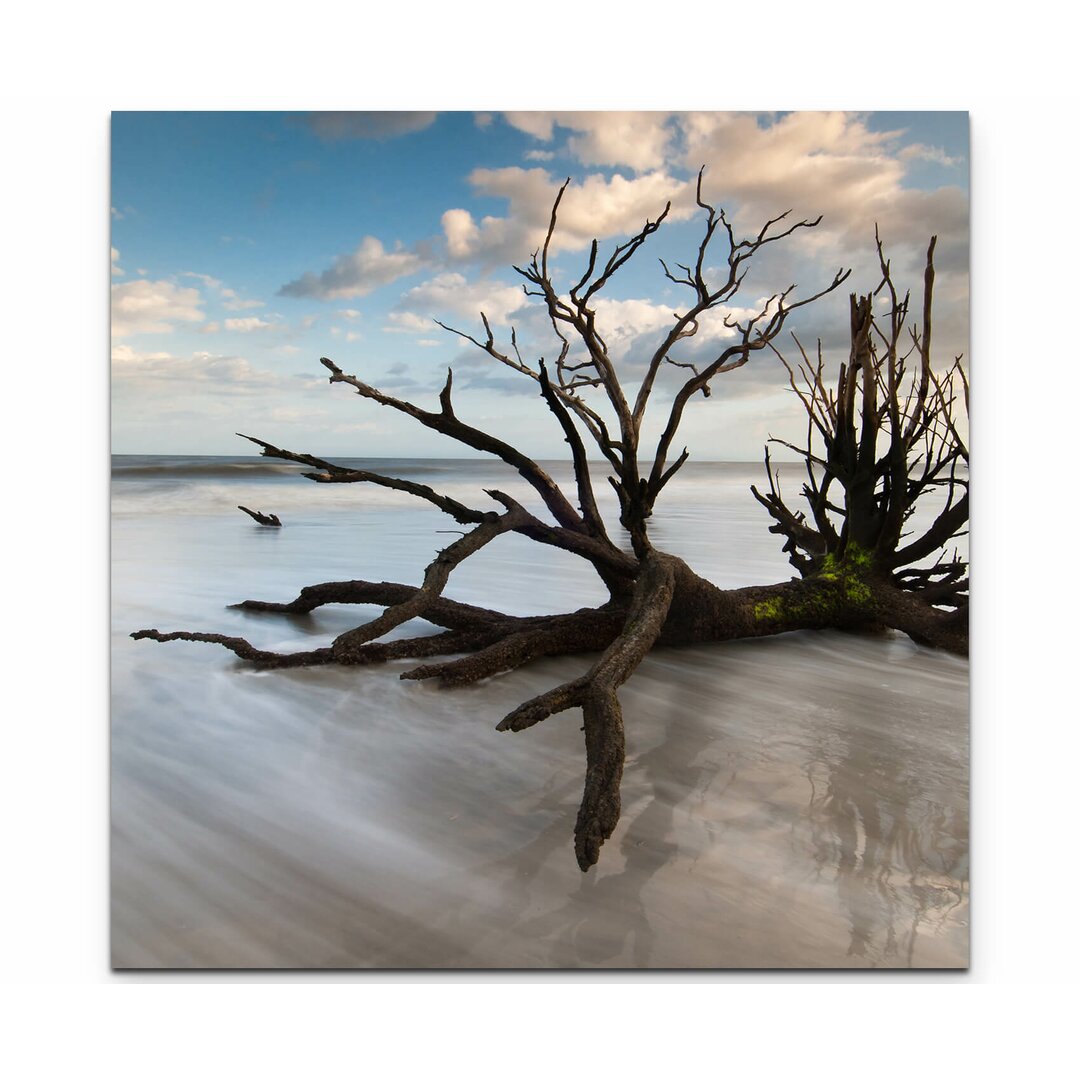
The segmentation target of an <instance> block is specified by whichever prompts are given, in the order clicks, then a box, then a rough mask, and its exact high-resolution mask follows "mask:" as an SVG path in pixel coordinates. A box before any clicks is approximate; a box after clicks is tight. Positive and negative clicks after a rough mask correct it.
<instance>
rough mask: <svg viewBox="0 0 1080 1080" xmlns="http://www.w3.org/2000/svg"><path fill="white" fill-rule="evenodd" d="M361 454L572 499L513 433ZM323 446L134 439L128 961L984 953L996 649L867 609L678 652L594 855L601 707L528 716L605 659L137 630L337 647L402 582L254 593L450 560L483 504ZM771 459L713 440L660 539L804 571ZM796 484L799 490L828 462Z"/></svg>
mask: <svg viewBox="0 0 1080 1080" xmlns="http://www.w3.org/2000/svg"><path fill="white" fill-rule="evenodd" d="M337 460H339V461H340V463H341V464H353V465H355V466H356V467H361V468H368V469H371V470H373V471H378V472H384V473H388V474H391V475H396V476H402V477H407V478H409V479H412V480H416V481H418V482H421V483H426V484H430V485H432V486H434V487H436V488H437V489H438V490H439V491H441V492H442V493H444V494H448V495H452V496H454V497H455V498H458V499H461V500H462V501H464V502H467V503H469V504H470V505H474V506H478V507H486V506H487V505H488V501H487V498H486V496H485V495H484V494H483V489H484V488H490V487H499V488H502V489H503V490H505V491H507V492H508V493H510V494H512V495H514V496H515V497H516V498H519V499H520V500H521V501H522V502H524V503H526V505H529V506H530V507H534V508H537V509H538V511H539V507H538V504H537V500H536V499H535V498H533V497H531V496H532V493H531V489H529V488H527V487H526V485H525V484H524V482H523V481H522V480H521V479H520V477H518V476H517V474H516V473H515V472H514V471H513V470H512V469H510V468H508V467H506V466H503V465H502V464H501V463H499V462H491V461H489V460H468V461H448V460H439V461H421V460H410V459H396V460H389V459H383V460H377V461H376V460H356V461H348V460H345V459H337ZM547 467H548V468H549V470H550V471H551V472H552V474H553V475H554V476H555V478H556V479H558V480H560V481H561V480H568V479H569V469H568V467H567V466H566V465H564V464H561V463H551V464H550V465H548V466H547ZM302 472H303V469H302V468H301V467H300V466H296V465H292V464H289V463H283V462H274V461H271V460H268V459H264V458H252V457H229V458H227V457H199V456H186V457H185V456H170V457H158V456H143V457H139V456H116V457H114V459H113V475H112V508H113V517H112V611H111V619H112V750H111V754H112V769H111V798H112V833H111V862H112V930H111V940H112V960H113V964H114V966H115V967H119V968H308V969H320V968H370V967H377V968H548V967H557V968H629V967H641V968H662V969H663V968H668V969H670V968H837V967H882V968H904V967H944V968H948V967H963V966H966V964H967V957H968V918H967V916H968V886H967V880H968V873H967V870H968V862H967V852H968V712H967V705H968V662H967V661H966V660H965V659H962V658H959V657H956V656H952V655H949V654H945V653H941V652H937V651H934V650H931V649H927V648H924V647H921V646H919V645H916V644H915V643H913V642H912V641H910V640H909V639H907V638H906V637H904V636H902V635H890V636H885V637H873V638H863V637H856V636H852V635H847V634H842V633H838V632H804V633H797V634H789V635H785V636H782V637H776V638H771V639H760V640H755V641H745V642H730V643H724V644H721V645H713V646H697V647H693V648H683V649H657V650H655V651H654V652H653V653H651V654H650V655H649V656H648V657H647V658H646V659H645V661H644V662H643V664H642V665H641V667H640V668H639V669H638V671H637V672H636V673H635V674H634V676H633V677H632V678H631V680H630V682H629V683H628V684H627V685H626V686H625V687H623V689H622V690H621V691H620V700H621V702H622V706H623V714H624V719H625V723H626V739H627V761H626V770H625V774H624V778H623V785H622V797H623V811H622V819H621V821H620V824H619V826H618V829H617V830H616V832H615V834H614V836H612V838H611V839H610V840H608V842H607V843H606V844H605V845H604V847H603V849H602V851H601V856H600V862H599V864H598V865H597V866H596V867H594V868H593V869H592V870H590V871H589V872H588V873H587V874H582V873H581V871H580V870H579V869H578V868H577V864H576V862H575V860H574V854H573V827H574V819H575V816H576V813H577V807H578V802H579V799H580V795H581V787H582V782H583V777H584V736H583V735H582V733H581V730H580V714H578V713H577V712H568V713H564V714H561V715H559V716H554V717H551V718H550V719H548V720H546V721H545V722H544V723H542V724H539V725H537V726H535V727H533V728H531V729H529V730H528V731H526V732H522V733H520V734H513V733H499V732H497V731H495V724H496V723H497V722H498V721H499V720H500V719H501V718H502V716H504V715H505V714H506V713H507V712H509V711H510V710H511V709H512V708H514V707H515V706H516V705H518V704H520V703H521V702H522V701H524V700H526V699H527V698H529V697H531V696H533V695H535V694H537V693H540V692H542V691H543V690H545V689H548V688H550V687H552V686H554V685H556V684H557V683H559V682H562V681H564V680H566V679H567V678H571V677H573V676H574V675H575V674H577V673H579V672H581V671H583V670H584V669H585V668H586V667H587V666H588V664H589V663H590V660H591V658H589V657H567V658H557V659H549V660H544V661H541V662H538V663H534V664H532V665H530V666H528V667H526V668H524V669H521V670H519V671H516V672H513V673H510V674H507V675H504V676H500V677H498V678H496V679H493V680H488V681H486V682H484V683H482V684H479V685H476V686H470V687H465V688H461V689H454V690H442V689H440V688H439V687H437V686H434V685H429V684H427V683H423V682H419V683H418V682H403V681H401V680H400V679H399V678H398V675H399V674H400V673H401V672H402V671H403V670H406V669H407V668H408V667H409V666H412V665H413V664H415V663H416V661H403V662H398V663H391V664H388V665H385V666H381V667H379V666H376V667H364V668H351V669H345V668H335V667H319V668H312V669H293V670H285V671H265V672H258V671H254V670H252V669H251V668H249V667H247V666H245V665H244V664H242V663H241V662H239V661H238V660H237V659H236V658H235V657H234V656H233V655H232V654H231V653H229V652H227V651H225V650H223V649H221V648H219V647H217V646H212V645H204V644H195V643H187V642H175V643H170V644H164V645H163V644H158V643H155V642H150V641H133V640H131V638H130V637H129V636H128V635H129V634H130V633H131V632H132V631H134V630H138V629H141V628H144V627H155V628H157V629H159V630H161V631H169V630H177V629H185V630H205V631H213V632H217V633H223V634H234V635H239V636H243V637H246V638H248V639H249V640H250V641H251V642H252V643H253V644H255V645H256V646H259V647H262V648H268V649H277V650H286V651H291V650H300V649H311V648H316V647H319V646H322V645H327V644H329V642H330V641H331V640H332V639H333V637H334V636H336V635H337V634H339V633H341V632H342V631H343V630H345V629H348V628H349V627H351V626H355V625H357V624H358V623H360V622H361V621H364V620H366V619H367V618H370V617H372V616H373V615H374V614H376V613H377V611H378V609H375V608H369V607H363V608H357V607H345V606H338V607H327V608H321V609H317V610H316V611H315V612H313V613H312V614H310V615H305V616H296V615H294V616H282V615H270V614H256V613H245V612H240V611H235V610H229V609H228V607H227V605H229V604H233V603H236V602H238V601H240V600H245V599H262V600H289V599H292V598H293V597H294V596H295V595H296V594H297V592H298V591H299V590H300V588H301V587H302V586H304V585H309V584H315V583H317V582H321V581H333V580H342V579H349V578H366V579H371V580H376V581H381V580H385V581H401V582H408V583H419V581H420V577H421V575H422V573H423V568H424V567H425V566H426V565H427V563H428V562H429V561H430V560H431V558H432V556H433V555H434V553H435V552H436V551H437V550H438V549H439V548H441V547H444V546H446V544H447V543H449V542H451V541H452V540H453V538H454V531H455V530H458V526H457V524H456V523H455V522H454V521H452V520H451V519H449V518H448V517H446V516H445V515H443V514H441V513H440V512H439V511H437V510H435V509H434V508H432V507H429V506H427V505H426V504H423V503H419V502H418V501H417V500H416V499H413V498H411V497H410V496H407V495H402V494H400V493H396V492H392V491H387V490H385V489H381V488H374V487H371V486H369V485H360V484H356V485H340V484H315V483H312V482H311V481H308V480H306V479H303V478H302V476H301V475H300V474H301V473H302ZM602 477H603V474H602V471H600V470H599V467H598V474H597V482H596V487H597V492H598V497H599V499H600V500H601V502H602V509H603V510H604V512H605V514H607V515H610V516H611V517H614V496H613V495H612V494H611V492H610V489H609V488H608V487H607V485H606V483H605V482H604V481H603V479H602ZM764 482H765V479H764V471H763V468H762V466H760V465H756V464H742V463H695V462H693V461H691V462H689V463H688V464H687V465H686V466H685V467H684V469H683V470H682V471H681V472H680V473H679V474H678V475H677V476H676V478H675V479H674V480H673V481H672V483H671V484H670V485H669V487H668V488H667V489H666V490H665V492H664V494H663V496H662V497H661V499H660V501H659V502H658V504H657V512H656V517H655V518H654V521H653V523H652V525H651V526H650V535H651V536H652V538H653V541H654V543H655V544H656V545H657V546H658V547H660V548H662V549H664V550H666V551H670V552H673V553H674V554H677V555H680V556H681V557H683V558H685V559H686V560H687V561H688V562H689V563H690V565H691V566H692V567H693V568H694V569H695V570H697V572H699V573H700V574H702V575H703V576H705V577H707V578H709V579H710V580H712V581H714V582H715V583H716V584H717V585H720V586H722V587H738V586H742V585H751V584H767V583H771V582H774V581H782V580H786V579H787V578H789V577H791V576H792V573H793V570H792V568H791V567H790V565H789V564H788V562H787V560H786V556H784V554H783V553H782V551H781V550H780V547H781V540H780V538H778V537H777V536H775V535H773V534H771V533H769V531H768V525H769V520H768V518H767V515H766V514H765V512H764V510H763V509H762V508H761V507H760V506H759V505H758V504H757V503H756V501H755V500H754V499H753V497H752V495H751V494H750V492H749V486H750V484H751V483H756V484H758V486H759V487H760V486H761V485H762V484H763V483H764ZM781 482H782V484H783V485H784V489H785V491H790V492H792V493H794V492H795V491H796V490H797V488H798V486H799V484H800V483H801V479H800V475H799V467H798V466H797V465H794V464H792V465H789V466H781ZM238 504H242V505H244V506H248V507H250V508H252V509H254V510H261V511H264V512H266V513H275V514H277V515H278V516H279V517H280V518H281V520H282V522H283V526H284V527H283V528H281V529H268V528H263V527H260V526H258V525H257V524H255V523H254V522H253V521H252V520H251V519H250V518H248V517H247V516H246V515H244V514H242V513H241V512H240V511H239V510H237V509H236V507H237V505H238ZM490 505H491V507H492V508H495V506H494V504H490ZM932 511H933V507H932V506H928V507H927V508H925V510H923V511H922V513H923V514H924V515H925V514H930V513H932ZM961 553H962V554H963V553H964V552H963V549H961ZM446 595H447V596H449V597H451V598H453V599H457V600H462V601H465V602H468V603H474V604H480V605H484V606H492V607H495V608H499V609H501V610H503V611H507V612H510V613H512V614H521V615H525V614H541V613H550V612H558V611H569V610H573V609H575V608H579V607H582V606H585V605H589V604H594V603H599V602H602V601H603V599H604V597H605V594H604V591H603V589H602V587H601V586H600V583H599V581H598V580H597V579H596V577H595V575H594V573H593V571H592V569H591V568H590V567H589V566H588V565H587V564H585V563H584V562H582V561H581V560H579V559H577V558H575V557H573V556H570V555H567V554H566V553H563V552H558V551H554V550H552V549H549V548H545V547H542V546H541V545H538V544H535V543H532V542H530V541H528V540H526V539H524V538H522V537H518V536H505V537H500V538H499V539H498V540H497V541H495V542H493V543H492V544H490V545H489V546H488V547H486V548H485V549H484V550H483V551H481V552H480V553H478V554H477V555H475V556H473V557H471V558H470V559H469V560H468V561H467V562H466V563H464V564H463V565H462V566H461V567H459V568H458V569H457V570H455V572H454V574H453V576H452V577H451V580H450V584H449V585H448V587H447V589H446ZM427 629H429V627H428V626H427V624H423V623H420V624H413V625H410V626H408V627H402V628H399V630H398V631H396V632H395V633H394V634H392V635H389V636H391V637H395V636H411V635H412V634H414V633H416V632H424V631H425V630H427Z"/></svg>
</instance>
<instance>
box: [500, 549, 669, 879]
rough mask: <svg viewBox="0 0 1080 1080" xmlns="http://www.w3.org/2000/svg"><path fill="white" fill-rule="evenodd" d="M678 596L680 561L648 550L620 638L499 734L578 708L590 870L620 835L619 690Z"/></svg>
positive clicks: (584, 841) (584, 842)
mask: <svg viewBox="0 0 1080 1080" xmlns="http://www.w3.org/2000/svg"><path fill="white" fill-rule="evenodd" d="M674 592H675V560H674V559H672V558H670V557H669V556H665V555H660V554H658V553H656V552H650V553H649V554H648V555H647V556H646V557H645V559H644V560H643V561H642V573H641V577H640V578H639V579H638V581H637V584H636V586H635V589H634V599H633V602H632V604H631V606H630V611H629V613H628V614H627V616H626V621H625V623H624V624H623V628H622V631H621V632H620V634H619V636H618V637H617V638H616V639H615V640H614V641H613V642H612V643H611V645H609V646H608V648H607V649H606V651H605V652H604V654H603V655H602V656H601V657H600V659H599V660H597V662H596V663H595V664H593V666H592V667H591V668H590V669H589V670H588V671H587V672H586V673H585V674H584V675H582V676H581V677H580V678H577V679H574V680H572V681H571V682H567V683H563V684H562V685H561V686H557V687H555V688H554V689H553V690H549V691H547V693H545V694H540V695H539V696H538V697H535V698H533V699H532V700H531V701H527V702H525V704H524V705H520V706H518V708H516V709H515V710H514V711H513V712H511V713H510V714H509V715H508V716H506V717H505V718H504V719H503V720H502V721H501V722H500V723H499V725H498V730H499V731H523V730H524V729H525V728H527V727H531V726H532V725H533V724H536V723H539V721H541V720H544V719H546V718H547V717H549V716H552V715H553V714H555V713H558V712H564V711H565V710H566V709H571V708H574V707H575V706H579V707H580V708H581V710H582V713H583V715H584V719H585V791H584V794H583V795H582V799H581V807H580V809H579V810H578V817H577V823H576V825H575V826H574V853H575V855H576V856H577V862H578V866H580V867H581V869H582V870H588V869H589V867H590V866H593V865H594V864H595V863H596V861H597V859H598V858H599V857H600V847H601V845H602V844H603V843H604V841H605V840H606V839H607V838H608V837H609V836H611V834H612V832H614V831H615V826H616V825H617V824H618V821H619V814H620V812H621V800H620V797H619V784H620V782H621V780H622V771H623V761H624V758H625V754H626V748H625V738H624V735H623V722H622V708H621V707H620V705H619V699H618V696H617V691H618V689H619V687H620V686H622V684H623V683H624V682H626V680H627V679H628V678H630V676H631V675H632V674H633V673H634V671H635V669H636V668H637V666H638V664H640V663H641V661H642V659H643V658H644V656H645V654H646V653H647V652H648V651H649V650H650V649H651V648H652V646H653V643H654V642H655V641H656V639H657V638H658V637H659V636H660V631H661V629H663V626H664V622H665V621H666V619H667V615H668V610H669V609H670V607H671V600H672V597H673V595H674Z"/></svg>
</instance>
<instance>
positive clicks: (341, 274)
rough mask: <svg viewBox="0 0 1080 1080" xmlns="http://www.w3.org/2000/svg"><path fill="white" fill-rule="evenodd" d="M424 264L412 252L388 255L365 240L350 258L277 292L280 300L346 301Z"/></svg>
mask: <svg viewBox="0 0 1080 1080" xmlns="http://www.w3.org/2000/svg"><path fill="white" fill-rule="evenodd" d="M423 265H424V260H423V259H421V258H420V256H419V255H417V254H416V253H415V252H413V251H406V250H404V249H398V250H395V251H387V250H386V249H385V248H384V247H383V245H382V242H381V241H380V240H379V239H378V238H376V237H374V236H365V237H364V239H363V240H361V241H360V245H359V246H358V247H357V249H356V251H354V252H353V253H352V254H351V255H339V256H338V257H337V258H336V259H334V261H333V263H332V264H331V265H330V266H329V267H328V268H327V269H326V270H324V271H322V273H321V274H313V273H311V272H310V271H309V272H308V273H306V274H304V275H303V276H302V277H299V278H297V279H296V280H295V281H290V282H289V283H288V284H287V285H283V286H282V287H281V289H280V290H279V293H280V295H281V296H297V297H315V298H317V299H320V300H346V299H349V298H351V297H354V296H367V294H368V293H370V292H372V291H373V290H374V289H377V288H379V286H380V285H388V284H389V283H390V282H392V281H397V279H398V278H402V277H406V276H407V275H409V274H414V273H416V271H417V270H419V269H421V268H422V267H423Z"/></svg>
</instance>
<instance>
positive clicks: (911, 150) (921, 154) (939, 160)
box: [900, 143, 960, 169]
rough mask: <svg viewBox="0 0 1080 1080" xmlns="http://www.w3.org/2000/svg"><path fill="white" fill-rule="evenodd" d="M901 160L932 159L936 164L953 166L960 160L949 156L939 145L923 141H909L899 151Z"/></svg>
mask: <svg viewBox="0 0 1080 1080" xmlns="http://www.w3.org/2000/svg"><path fill="white" fill-rule="evenodd" d="M900 158H901V160H902V161H932V162H934V164H936V165H944V166H945V167H946V168H950V169H951V168H955V167H956V166H957V165H959V164H960V162H959V161H958V160H957V159H956V158H951V157H949V155H948V154H946V153H945V151H944V150H942V149H941V147H940V146H926V145H925V144H924V143H909V144H908V145H907V146H905V147H904V148H903V149H902V150H901V151H900Z"/></svg>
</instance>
